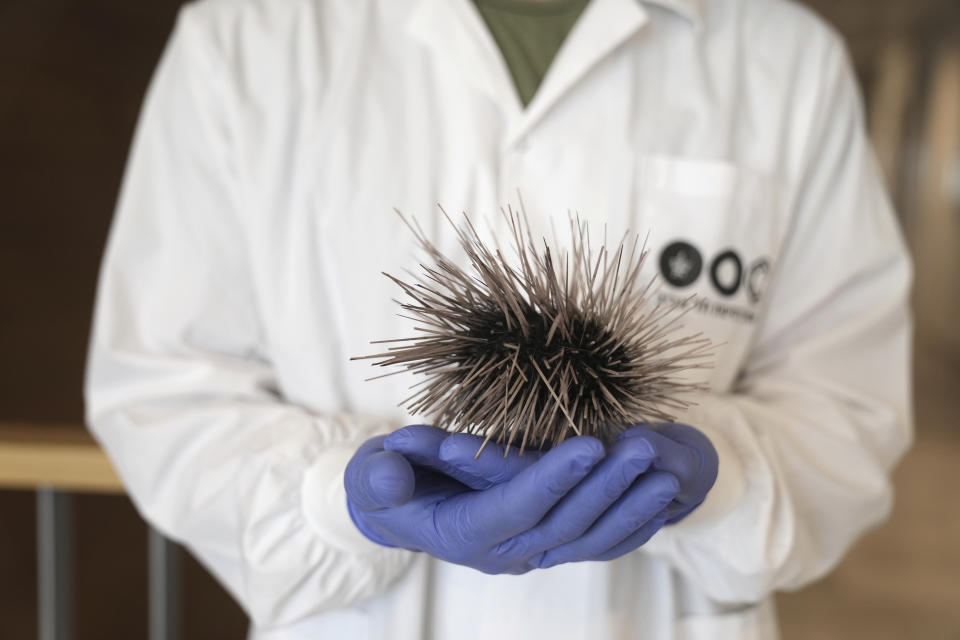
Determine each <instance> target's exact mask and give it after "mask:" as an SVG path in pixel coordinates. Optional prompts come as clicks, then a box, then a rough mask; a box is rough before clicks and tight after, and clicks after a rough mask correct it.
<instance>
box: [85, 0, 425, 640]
mask: <svg viewBox="0 0 960 640" xmlns="http://www.w3.org/2000/svg"><path fill="white" fill-rule="evenodd" d="M194 8H195V7H188V8H186V9H184V10H183V11H182V12H181V14H180V16H179V18H178V21H177V24H176V27H175V29H174V32H173V35H172V37H171V39H170V41H169V42H168V45H167V48H166V50H165V52H164V54H163V56H162V59H161V61H160V64H159V66H158V68H157V71H156V73H155V75H154V77H153V80H152V82H151V85H150V88H149V90H148V93H147V96H146V99H145V103H144V107H143V111H142V113H141V118H140V121H139V124H138V127H137V130H136V133H135V137H134V142H133V145H132V151H131V155H130V158H129V162H128V166H127V170H126V174H125V177H124V182H123V186H122V189H121V193H120V198H119V201H118V205H117V210H116V214H115V218H114V222H113V226H112V228H111V231H110V236H109V239H108V244H107V250H106V253H105V256H104V260H103V264H102V266H101V273H100V283H99V289H98V293H97V302H96V308H95V313H94V325H93V330H92V336H91V342H90V346H89V354H88V362H87V372H86V381H85V397H86V403H87V404H86V418H87V422H88V424H89V426H90V428H91V430H92V432H93V433H94V434H95V436H96V437H97V439H98V440H99V442H100V443H101V444H102V445H103V447H104V448H105V450H106V451H107V453H108V454H109V456H110V458H111V459H112V461H113V463H114V465H115V467H116V469H117V471H118V473H119V475H120V477H121V478H122V479H123V481H124V484H125V486H126V488H127V490H128V491H129V493H130V496H131V498H132V499H133V501H134V503H135V504H136V506H137V508H138V509H139V510H140V512H141V513H142V514H143V515H144V516H145V518H146V519H147V520H148V521H149V522H150V523H152V524H153V525H154V526H156V527H157V528H158V529H160V530H161V531H162V532H163V533H165V534H167V535H168V536H170V537H171V538H173V539H175V540H177V541H180V542H182V543H184V544H185V545H186V546H187V547H189V549H190V550H191V551H192V552H193V553H194V554H195V555H196V556H197V557H198V558H199V559H200V560H201V561H202V562H203V563H204V564H205V565H206V566H207V567H208V568H209V569H210V570H211V571H212V572H213V573H214V574H215V575H216V576H217V577H218V578H219V579H220V580H221V582H223V584H224V585H225V586H226V587H227V588H228V589H229V590H230V591H231V592H232V593H233V595H234V596H235V597H236V598H237V599H238V600H239V602H240V603H241V604H242V606H243V607H244V608H245V609H246V611H247V612H248V613H249V615H250V616H251V617H252V618H253V621H254V624H256V625H257V626H258V627H261V628H265V627H271V626H276V625H283V624H286V623H290V622H294V621H296V620H299V619H302V618H305V617H309V616H311V615H316V614H317V613H319V612H323V611H326V610H330V609H334V608H337V607H342V606H345V605H347V604H350V603H352V602H355V601H357V600H359V599H361V598H364V597H366V596H369V595H371V594H374V593H376V592H378V591H380V590H382V589H384V588H386V586H387V585H388V584H389V583H390V582H391V581H392V580H393V579H394V578H396V577H397V576H398V575H399V574H400V573H401V572H402V571H403V570H404V569H405V568H406V566H407V565H408V563H409V561H410V558H411V554H410V553H409V552H407V551H402V550H397V549H388V548H385V547H381V546H378V545H375V544H373V543H372V542H369V541H367V540H366V539H365V538H364V537H363V535H362V534H360V532H359V531H358V530H357V529H356V528H355V527H354V526H353V525H352V523H351V522H350V520H349V516H348V514H347V511H346V501H345V493H344V490H343V479H342V475H343V470H344V467H345V465H346V462H347V460H348V459H349V458H350V456H351V454H352V453H353V451H354V450H355V448H356V447H357V446H358V445H359V444H360V442H362V441H363V440H364V439H366V438H368V437H370V436H371V435H373V434H375V433H378V432H386V431H388V430H390V429H391V428H394V427H396V426H397V425H393V424H387V423H386V422H385V421H383V420H381V419H378V418H377V417H374V416H365V415H361V414H357V413H347V412H339V413H338V412H336V411H330V412H327V413H324V412H319V411H316V410H308V409H306V408H304V407H301V406H297V405H295V404H292V403H290V402H287V401H285V400H284V398H283V395H282V393H281V392H280V391H279V384H278V382H277V380H276V376H275V371H274V369H273V367H272V365H271V363H270V360H269V352H268V351H269V350H268V348H267V347H266V346H265V344H264V343H265V341H266V340H265V338H264V331H263V330H262V323H261V322H260V317H261V316H262V315H263V314H264V313H266V311H265V310H263V309H260V308H258V305H257V301H256V294H255V289H256V288H255V287H254V286H252V284H251V272H250V263H249V259H248V242H247V238H245V234H244V228H243V225H242V224H240V222H239V221H240V217H239V214H240V211H241V209H242V207H243V205H244V197H243V191H244V189H243V185H242V184H241V183H240V182H241V181H239V180H238V179H237V166H236V160H235V156H234V155H233V144H234V137H233V129H232V127H233V125H234V123H235V117H236V106H235V103H234V101H233V98H231V94H230V92H229V91H228V90H227V81H226V77H227V75H226V73H225V70H224V68H223V67H222V65H218V63H217V62H216V56H215V48H213V47H211V46H209V44H208V41H207V40H206V39H205V38H204V37H203V35H202V33H203V31H202V30H201V29H199V28H198V27H197V26H196V24H195V22H194V21H193V20H192V13H191V12H192V10H193V9H194Z"/></svg>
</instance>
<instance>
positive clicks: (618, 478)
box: [383, 425, 680, 568]
mask: <svg viewBox="0 0 960 640" xmlns="http://www.w3.org/2000/svg"><path fill="white" fill-rule="evenodd" d="M482 442H483V439H482V438H480V437H478V436H473V435H468V434H454V435H448V434H447V433H446V432H444V431H441V430H440V429H437V428H435V427H429V426H425V425H414V426H410V427H405V428H403V429H400V430H398V431H396V432H394V433H392V434H390V435H389V436H388V437H387V438H386V440H385V441H384V443H383V446H384V447H385V448H386V449H389V450H392V451H396V452H399V453H402V454H403V455H404V456H405V457H407V459H409V460H410V461H411V462H413V463H414V464H416V465H420V466H421V467H422V468H430V469H434V470H436V471H438V472H440V473H443V474H445V475H446V476H447V477H450V478H456V480H457V481H459V482H461V483H462V484H464V485H467V486H469V487H472V488H475V489H485V488H487V487H490V486H496V483H501V482H509V481H510V480H511V478H514V477H518V476H519V475H520V474H523V473H526V472H528V471H529V470H531V469H536V468H537V467H538V466H539V465H540V464H542V461H543V460H544V459H545V458H546V456H548V455H549V452H547V453H544V452H541V451H527V452H525V453H524V455H522V456H520V455H518V453H517V451H516V448H515V447H514V448H511V450H510V452H509V454H507V455H506V456H504V449H503V448H502V447H500V446H498V445H496V444H494V443H488V444H487V446H486V447H485V448H484V449H483V451H482V452H481V453H480V455H479V456H476V454H477V450H478V449H479V447H480V444H481V443H482ZM560 446H562V445H560ZM475 456H476V458H475ZM656 458H657V453H656V451H655V450H654V447H653V446H652V445H651V444H650V443H649V442H647V441H645V440H642V439H636V440H634V439H629V438H625V439H623V441H622V442H619V441H618V442H616V443H614V444H613V445H612V446H611V447H610V448H609V450H608V451H607V452H606V455H605V456H604V459H603V460H602V461H601V462H599V463H598V464H597V465H596V466H595V467H594V468H593V470H592V471H590V473H589V474H588V475H587V476H586V477H585V478H584V479H583V480H582V481H580V482H579V483H578V484H577V485H576V486H575V487H573V488H572V489H571V490H570V491H569V493H568V494H567V495H566V496H564V497H563V499H562V500H560V501H559V502H558V503H557V505H556V506H555V507H554V508H553V509H552V510H551V511H550V512H549V514H547V516H546V517H545V518H544V519H543V520H542V521H540V523H539V524H538V525H537V526H536V527H533V528H531V529H530V530H528V531H526V532H523V533H521V534H519V535H517V536H515V537H513V538H512V539H510V540H507V541H505V542H503V543H502V544H501V545H499V547H498V549H497V550H498V552H499V553H501V554H505V555H508V556H511V557H513V556H520V557H524V556H526V557H528V558H530V562H531V563H533V564H534V565H535V566H537V567H540V568H546V567H550V566H553V565H556V564H561V563H565V562H575V561H581V560H610V559H613V558H616V557H618V556H620V555H623V554H624V553H627V552H628V551H631V550H633V549H636V548H637V547H638V546H640V545H642V544H644V543H645V542H646V541H647V540H649V539H650V538H651V537H652V536H653V534H655V533H656V532H657V531H658V530H659V529H660V528H661V527H662V526H663V524H664V523H665V522H666V520H667V518H668V517H670V511H669V510H668V508H667V507H668V505H669V504H671V499H672V498H673V497H674V496H675V495H676V494H677V492H678V491H679V489H680V487H679V483H678V482H677V479H676V478H675V477H674V476H673V475H672V474H670V473H668V472H665V471H660V470H655V469H653V468H652V467H651V465H652V464H653V463H654V461H655V460H656Z"/></svg>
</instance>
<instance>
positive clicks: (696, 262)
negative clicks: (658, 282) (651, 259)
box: [660, 241, 703, 288]
mask: <svg viewBox="0 0 960 640" xmlns="http://www.w3.org/2000/svg"><path fill="white" fill-rule="evenodd" d="M702 269H703V258H702V257H701V256H700V252H699V251H697V248H696V247H694V246H693V245H692V244H689V243H687V242H682V241H677V242H671V243H670V244H668V245H667V246H666V247H665V248H664V250H663V251H662V252H661V253H660V273H661V274H663V277H664V279H665V280H666V281H667V282H669V283H670V284H672V285H673V286H675V287H678V288H679V287H687V286H690V285H691V284H693V283H694V282H695V281H696V279H697V278H698V277H700V271H701V270H702Z"/></svg>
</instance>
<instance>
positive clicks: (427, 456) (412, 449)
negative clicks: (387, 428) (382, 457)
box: [383, 424, 491, 489]
mask: <svg viewBox="0 0 960 640" xmlns="http://www.w3.org/2000/svg"><path fill="white" fill-rule="evenodd" d="M449 436H450V434H449V433H448V432H446V431H444V430H443V429H439V428H437V427H433V426H430V425H426V424H413V425H409V426H406V427H403V428H402V429H398V430H396V431H394V432H393V433H391V434H390V435H388V436H387V438H386V440H384V441H383V448H384V449H386V450H387V451H396V452H397V453H401V454H403V456H404V457H405V458H406V459H407V460H409V461H410V462H412V463H413V464H415V465H418V466H420V467H426V468H428V469H432V470H434V471H437V472H439V473H442V474H444V475H446V476H449V477H451V478H453V479H454V480H457V481H459V482H461V483H463V484H465V485H467V486H468V487H470V488H471V489H488V488H489V487H490V486H491V483H490V482H489V481H487V480H485V479H484V478H482V477H478V476H476V475H474V474H473V473H470V471H468V470H462V469H460V468H459V467H458V466H457V465H455V464H451V463H449V462H446V461H444V460H443V459H441V455H440V450H441V445H442V444H443V442H444V440H446V439H447V437H449ZM474 453H476V452H474Z"/></svg>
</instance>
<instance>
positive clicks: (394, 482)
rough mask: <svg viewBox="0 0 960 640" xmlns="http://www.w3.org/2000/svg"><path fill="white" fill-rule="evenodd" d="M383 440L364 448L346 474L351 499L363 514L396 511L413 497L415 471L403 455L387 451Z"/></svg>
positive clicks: (344, 477) (348, 464)
mask: <svg viewBox="0 0 960 640" xmlns="http://www.w3.org/2000/svg"><path fill="white" fill-rule="evenodd" d="M383 440H384V436H378V437H376V438H371V439H370V440H367V441H366V442H364V443H363V444H362V445H360V447H359V448H358V449H357V452H356V453H355V454H354V455H353V458H351V459H350V462H348V463H347V468H346V470H345V471H344V474H343V485H344V488H345V489H346V492H347V499H348V500H350V501H351V502H352V503H353V506H354V507H356V508H358V509H361V510H363V511H372V510H374V509H383V508H384V507H395V506H398V505H401V504H404V503H405V502H407V501H408V500H410V498H411V497H413V490H414V488H415V485H416V483H415V480H414V474H413V467H411V466H410V463H409V462H407V460H406V458H404V457H403V456H402V455H400V454H399V453H395V452H393V451H384V450H383Z"/></svg>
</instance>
